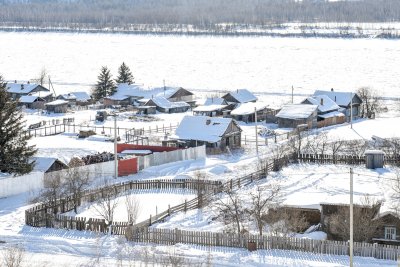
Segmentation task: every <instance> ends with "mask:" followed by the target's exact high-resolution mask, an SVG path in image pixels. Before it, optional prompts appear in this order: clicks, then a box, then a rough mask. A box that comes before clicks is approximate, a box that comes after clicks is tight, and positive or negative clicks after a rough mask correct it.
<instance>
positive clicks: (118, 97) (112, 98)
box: [106, 94, 129, 101]
mask: <svg viewBox="0 0 400 267" xmlns="http://www.w3.org/2000/svg"><path fill="white" fill-rule="evenodd" d="M106 98H108V99H111V100H115V101H121V100H125V99H128V98H129V96H127V95H115V94H114V95H111V96H107V97H106Z"/></svg>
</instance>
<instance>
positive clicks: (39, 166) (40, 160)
mask: <svg viewBox="0 0 400 267" xmlns="http://www.w3.org/2000/svg"><path fill="white" fill-rule="evenodd" d="M31 160H32V161H35V166H34V167H33V171H39V172H47V171H48V170H49V169H50V167H51V165H53V164H54V162H55V161H57V160H58V159H57V158H48V157H33V158H32V159H31ZM60 162H61V161H60Z"/></svg>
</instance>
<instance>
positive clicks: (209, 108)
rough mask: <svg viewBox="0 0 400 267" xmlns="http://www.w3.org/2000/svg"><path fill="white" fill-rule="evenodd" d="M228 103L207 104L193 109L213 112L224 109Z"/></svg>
mask: <svg viewBox="0 0 400 267" xmlns="http://www.w3.org/2000/svg"><path fill="white" fill-rule="evenodd" d="M225 107H226V105H206V106H198V107H196V108H194V109H193V111H197V112H211V111H217V110H221V109H224V108H225Z"/></svg>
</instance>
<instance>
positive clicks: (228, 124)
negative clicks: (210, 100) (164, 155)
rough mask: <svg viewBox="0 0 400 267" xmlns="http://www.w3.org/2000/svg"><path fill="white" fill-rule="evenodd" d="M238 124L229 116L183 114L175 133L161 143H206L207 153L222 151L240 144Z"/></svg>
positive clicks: (193, 144)
mask: <svg viewBox="0 0 400 267" xmlns="http://www.w3.org/2000/svg"><path fill="white" fill-rule="evenodd" d="M241 132H242V130H241V129H240V127H239V125H238V124H237V123H236V122H235V120H233V119H231V118H217V117H206V116H185V117H184V118H183V119H182V121H181V123H180V124H179V126H178V128H177V129H176V131H175V134H174V135H172V136H170V140H167V141H165V142H163V144H167V143H169V144H171V143H173V144H175V145H176V146H179V147H196V146H201V145H206V150H207V152H208V153H218V152H224V151H226V150H227V148H228V147H229V149H234V148H239V147H240V146H241Z"/></svg>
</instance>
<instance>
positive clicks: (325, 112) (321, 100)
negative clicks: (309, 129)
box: [301, 95, 346, 128]
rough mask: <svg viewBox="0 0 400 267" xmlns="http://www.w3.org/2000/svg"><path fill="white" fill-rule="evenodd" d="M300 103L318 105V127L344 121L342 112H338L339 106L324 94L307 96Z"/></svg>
mask: <svg viewBox="0 0 400 267" xmlns="http://www.w3.org/2000/svg"><path fill="white" fill-rule="evenodd" d="M301 104H309V105H317V106H318V118H317V124H318V128H320V127H326V126H330V125H335V124H341V123H344V122H345V121H346V118H345V116H344V114H343V113H341V112H339V109H340V107H339V106H338V105H337V104H336V103H335V102H334V101H333V100H332V99H330V98H329V97H328V96H326V95H318V96H310V97H307V98H306V99H305V100H303V101H302V102H301Z"/></svg>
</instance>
